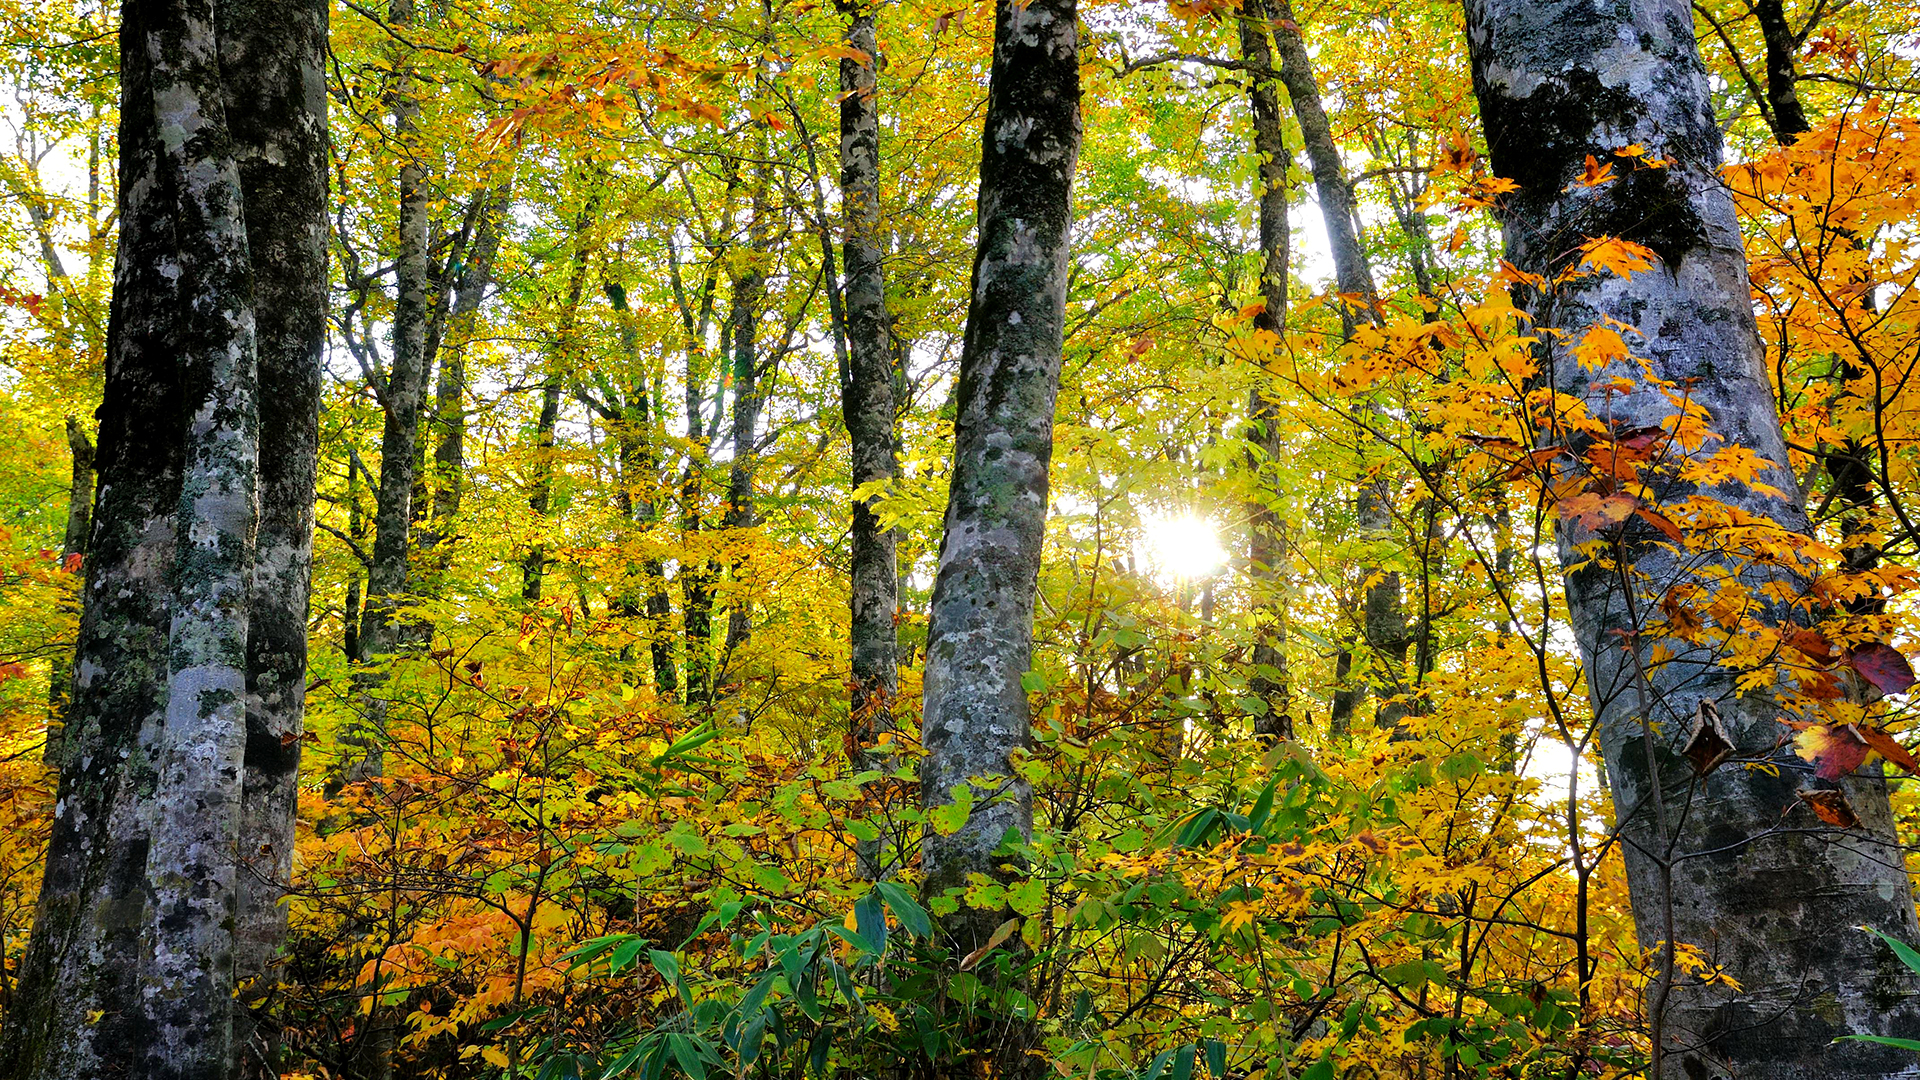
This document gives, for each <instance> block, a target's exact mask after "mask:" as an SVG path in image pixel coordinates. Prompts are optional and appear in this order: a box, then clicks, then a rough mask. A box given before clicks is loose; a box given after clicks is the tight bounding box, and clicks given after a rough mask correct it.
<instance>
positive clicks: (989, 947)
mask: <svg viewBox="0 0 1920 1080" xmlns="http://www.w3.org/2000/svg"><path fill="white" fill-rule="evenodd" d="M1019 928H1020V920H1019V919H1017V918H1015V919H1008V920H1007V921H1006V922H1003V923H1001V924H1000V925H999V927H997V928H996V929H995V930H994V932H993V934H992V936H990V937H988V938H987V943H986V944H985V945H982V946H980V947H979V948H977V949H975V950H973V951H972V952H970V953H968V954H967V955H966V956H965V957H964V958H963V959H962V960H961V961H960V970H961V971H971V970H973V965H975V964H977V963H979V962H980V961H981V960H982V959H984V958H985V957H986V955H987V954H988V953H990V952H992V951H993V950H995V949H997V948H999V947H1000V943H1001V942H1003V941H1005V940H1007V939H1008V938H1009V937H1012V936H1013V932H1014V931H1015V930H1018V929H1019Z"/></svg>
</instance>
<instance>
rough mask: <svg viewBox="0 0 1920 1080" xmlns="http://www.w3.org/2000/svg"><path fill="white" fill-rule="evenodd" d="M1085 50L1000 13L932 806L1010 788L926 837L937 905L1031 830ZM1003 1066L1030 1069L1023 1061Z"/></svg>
mask: <svg viewBox="0 0 1920 1080" xmlns="http://www.w3.org/2000/svg"><path fill="white" fill-rule="evenodd" d="M1079 44H1080V42H1079V31H1078V23H1077V11H1076V4H1075V0H1030V2H1028V3H1020V2H1018V0H1000V2H999V3H998V4H997V5H996V14H995V22H994V49H993V69H992V82H991V84H990V86H989V89H988V91H987V113H986V121H985V130H984V133H983V137H982V140H981V160H980V197H979V229H980V238H979V242H978V247H977V249H976V251H975V255H974V263H973V286H972V289H971V292H970V296H971V298H972V299H971V301H970V303H969V304H968V309H967V331H966V340H965V343H964V345H963V346H962V351H961V356H960V382H959V386H958V387H957V389H956V392H955V402H956V404H957V413H956V417H955V420H954V453H953V475H952V481H951V486H950V488H949V494H948V498H947V512H946V521H945V525H944V529H943V532H942V535H941V538H940V564H939V572H938V575H937V576H936V578H935V580H934V586H933V601H932V609H931V623H930V626H929V630H928V642H927V664H926V695H925V699H924V705H923V708H924V716H923V729H922V732H923V733H922V738H923V741H924V745H925V746H926V751H927V756H926V758H925V760H924V761H923V762H922V764H921V772H920V792H921V800H922V802H923V803H924V804H925V805H926V806H927V807H928V808H929V809H932V808H934V807H939V806H944V805H946V804H948V803H951V802H953V801H954V800H955V792H956V790H957V789H959V788H961V787H962V786H963V785H967V784H968V783H969V782H970V781H973V780H975V779H976V778H979V777H999V778H1002V779H999V780H994V781H993V782H991V783H989V784H987V785H986V786H984V787H980V788H978V789H977V794H978V795H979V796H980V801H978V802H976V803H975V804H974V806H973V810H972V813H971V814H970V816H969V817H968V818H967V820H966V822H965V824H963V825H962V826H961V827H960V829H959V831H957V832H955V833H953V834H951V835H940V834H939V833H937V832H929V833H928V834H927V836H926V838H925V840H924V842H923V844H922V847H921V861H922V868H923V870H924V873H925V876H926V877H925V880H926V888H927V890H928V891H929V893H931V894H936V895H937V894H938V893H940V892H941V891H942V890H945V889H947V888H950V887H952V886H956V885H960V884H963V883H965V881H966V875H968V874H969V873H985V874H990V875H994V876H1005V871H1004V870H1002V869H1001V868H1000V867H999V866H998V860H996V859H995V858H994V852H995V850H996V849H997V848H998V847H999V846H1000V841H1001V838H1002V837H1003V836H1005V835H1006V834H1008V833H1009V832H1012V833H1015V834H1017V835H1020V836H1027V835H1030V833H1031V831H1032V828H1033V801H1032V800H1033V796H1032V791H1031V789H1030V787H1029V786H1028V784H1027V782H1026V781H1025V780H1024V779H1022V778H1021V777H1020V775H1019V773H1018V772H1017V771H1016V770H1015V768H1014V762H1013V760H1012V755H1014V754H1015V753H1016V752H1018V751H1023V750H1024V749H1025V748H1026V747H1027V745H1028V742H1029V739H1030V736H1031V731H1030V730H1029V729H1030V717H1029V714H1028V704H1027V693H1026V690H1025V688H1024V687H1023V686H1022V685H1021V680H1022V678H1023V677H1024V676H1025V675H1026V673H1027V669H1028V666H1029V664H1030V662H1031V659H1032V650H1033V610H1034V590H1035V587H1036V584H1037V579H1038V576H1039V572H1040V549H1041V542H1042V539H1043V537H1044V533H1045V525H1046V515H1047V467H1048V464H1049V462H1050V461H1051V459H1052V456H1053V409H1054V397H1055V395H1056V394H1057V393H1058V391H1059V381H1060V353H1061V342H1062V337H1063V330H1064V320H1065V309H1066V293H1067V273H1068V269H1069V266H1070V263H1071V259H1070V252H1069V246H1068V245H1069V241H1070V237H1069V226H1070V224H1071V220H1072V205H1071V200H1072V191H1073V173H1074V167H1075V163H1076V162H1077V161H1078V159H1079V153H1080V69H1079ZM998 919H999V916H998V915H997V914H994V913H977V912H973V911H972V910H971V909H965V908H963V909H962V911H961V913H959V914H957V915H955V916H952V917H950V918H949V919H947V920H946V922H945V925H946V932H947V934H948V935H949V936H950V937H951V938H952V939H953V942H954V945H955V947H956V948H957V949H958V950H959V954H961V955H964V954H966V953H967V952H970V951H972V950H973V949H975V948H978V947H979V946H981V945H983V944H984V943H985V939H986V937H987V935H989V934H990V933H991V932H992V930H993V928H994V926H995V925H997V923H998ZM1001 1067H1002V1068H1003V1069H1005V1070H1008V1071H1015V1070H1024V1069H1025V1068H1026V1066H1025V1065H1024V1064H1023V1063H1021V1062H1019V1061H1017V1060H1016V1061H1007V1062H1002V1063H1001Z"/></svg>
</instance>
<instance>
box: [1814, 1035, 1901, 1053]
mask: <svg viewBox="0 0 1920 1080" xmlns="http://www.w3.org/2000/svg"><path fill="white" fill-rule="evenodd" d="M1847 1039H1851V1040H1853V1041H1854V1042H1866V1043H1879V1044H1880V1045H1881V1046H1892V1047H1895V1048H1897V1049H1901V1050H1913V1051H1915V1052H1920V1039H1896V1038H1894V1037H1893V1036H1891V1035H1842V1036H1840V1038H1838V1039H1835V1040H1833V1041H1834V1042H1841V1041H1844V1040H1847Z"/></svg>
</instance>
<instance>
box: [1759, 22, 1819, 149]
mask: <svg viewBox="0 0 1920 1080" xmlns="http://www.w3.org/2000/svg"><path fill="white" fill-rule="evenodd" d="M1753 15H1754V18H1755V19H1758V20H1759V22H1760V36H1761V38H1762V39H1763V40H1764V41H1765V42H1766V43H1767V104H1768V106H1769V108H1768V110H1767V125H1768V126H1769V127H1770V128H1772V129H1773V137H1774V138H1775V139H1777V140H1779V142H1780V145H1781V146H1787V145H1789V144H1791V143H1792V142H1793V141H1794V140H1795V139H1798V138H1799V137H1800V136H1802V135H1805V134H1806V133H1807V132H1808V131H1810V130H1812V126H1811V125H1810V124H1808V123H1807V111H1806V109H1804V108H1802V107H1801V105H1800V90H1799V87H1798V86H1797V85H1796V83H1797V82H1798V79H1799V75H1798V73H1797V72H1795V71H1794V63H1793V59H1794V54H1795V53H1798V52H1799V51H1800V40H1799V37H1798V35H1796V34H1794V32H1793V27H1791V26H1788V25H1787V12H1786V8H1785V7H1784V6H1783V5H1782V4H1781V2H1780V0H1754V3H1753Z"/></svg>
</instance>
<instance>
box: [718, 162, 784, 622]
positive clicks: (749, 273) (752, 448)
mask: <svg viewBox="0 0 1920 1080" xmlns="http://www.w3.org/2000/svg"><path fill="white" fill-rule="evenodd" d="M760 146H761V153H760V157H761V160H762V164H761V165H759V166H758V167H757V169H756V172H757V173H758V175H757V176H756V177H755V178H754V186H753V208H752V215H753V216H752V218H751V219H750V220H749V221H748V223H747V257H748V259H749V262H748V263H747V265H746V267H745V268H744V269H743V270H742V271H741V273H740V276H739V277H737V278H735V279H734V283H733V304H732V307H731V309H730V310H729V315H730V316H731V329H732V336H733V340H732V343H731V344H732V348H733V457H732V459H731V460H729V461H728V463H727V511H726V514H725V515H724V516H723V517H722V519H721V523H722V524H723V525H725V526H726V527H727V528H729V529H746V528H751V527H752V526H753V525H754V524H755V523H756V522H757V521H758V520H759V516H758V514H757V512H756V509H755V506H754V492H753V483H754V473H755V472H756V470H757V468H758V466H759V463H760V445H759V442H760V403H761V398H762V396H763V395H762V392H761V389H760V354H759V337H760V309H761V307H762V306H763V305H764V304H765V303H766V299H767V274H766V261H767V260H768V259H769V258H770V257H771V255H772V253H771V252H770V251H769V250H768V235H769V234H768V225H769V224H770V222H769V220H768V218H769V214H770V209H769V207H768V205H767V184H768V181H769V169H768V166H767V164H765V162H766V160H767V155H766V140H765V138H764V135H763V137H762V139H761V142H760ZM740 568H741V563H740V562H739V561H735V562H734V564H733V571H734V574H735V576H736V577H738V574H739V571H740ZM752 617H753V616H752V604H751V602H750V601H749V600H748V597H747V591H746V590H745V589H744V588H736V589H735V590H734V593H733V597H732V600H731V602H730V603H729V605H728V609H727V654H728V656H729V658H731V656H732V653H733V651H734V650H735V649H737V648H739V647H740V646H741V645H744V644H746V642H747V639H748V638H749V637H750V636H751V634H752V632H753V625H752Z"/></svg>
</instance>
